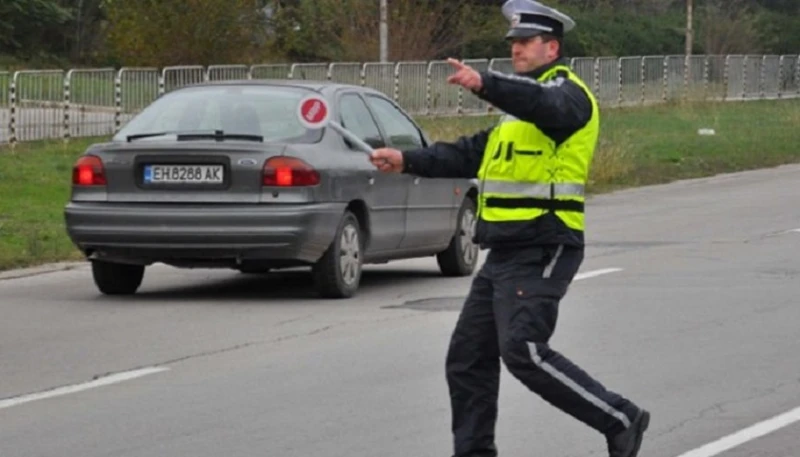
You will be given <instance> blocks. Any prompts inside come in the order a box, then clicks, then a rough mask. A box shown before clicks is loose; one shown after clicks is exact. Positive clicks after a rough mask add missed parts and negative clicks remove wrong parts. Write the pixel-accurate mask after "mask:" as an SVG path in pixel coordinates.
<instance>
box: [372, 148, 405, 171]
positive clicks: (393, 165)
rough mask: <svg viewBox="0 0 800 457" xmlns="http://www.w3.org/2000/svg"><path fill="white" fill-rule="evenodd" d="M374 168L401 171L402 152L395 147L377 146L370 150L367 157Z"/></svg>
mask: <svg viewBox="0 0 800 457" xmlns="http://www.w3.org/2000/svg"><path fill="white" fill-rule="evenodd" d="M369 160H370V162H372V164H373V165H375V168H377V169H378V170H380V171H382V172H385V173H400V172H401V171H403V153H402V152H400V151H398V150H397V149H392V148H379V149H375V150H374V151H372V154H370V157H369Z"/></svg>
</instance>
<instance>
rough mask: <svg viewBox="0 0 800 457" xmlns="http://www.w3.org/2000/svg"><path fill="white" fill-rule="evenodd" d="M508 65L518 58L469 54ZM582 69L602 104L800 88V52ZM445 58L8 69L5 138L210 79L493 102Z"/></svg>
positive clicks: (2, 88) (582, 64) (91, 118)
mask: <svg viewBox="0 0 800 457" xmlns="http://www.w3.org/2000/svg"><path fill="white" fill-rule="evenodd" d="M467 63H468V64H469V65H472V66H473V67H475V68H477V69H480V70H485V69H493V70H497V71H501V72H506V73H509V72H511V71H512V67H511V59H508V58H502V59H501V58H498V59H471V60H468V61H467ZM570 63H571V66H572V68H573V69H574V70H575V71H576V73H577V74H578V75H579V76H580V77H581V78H582V79H583V80H584V81H586V83H587V84H589V85H590V86H591V87H592V88H593V90H594V93H595V95H596V96H597V98H598V101H599V102H600V105H601V106H603V107H620V106H636V105H648V104H654V103H664V102H668V101H671V100H721V101H725V100H758V99H781V98H797V97H800V56H798V55H693V56H689V57H688V58H686V56H683V55H669V56H629V57H577V58H573V59H571V62H570ZM451 72H452V70H451V69H450V65H449V64H448V63H447V62H445V61H419V62H395V63H380V62H366V63H361V62H334V63H285V64H261V65H252V66H247V65H211V66H208V67H203V66H200V65H192V66H169V67H165V68H161V69H159V68H131V67H124V68H121V69H118V70H115V69H112V68H98V69H71V70H60V69H57V70H22V71H17V72H15V73H13V74H9V73H8V72H0V143H11V144H12V145H13V144H14V143H17V142H21V141H31V140H40V139H55V138H64V139H69V138H72V137H85V136H105V135H111V134H113V133H115V132H116V131H117V130H119V128H120V127H121V126H122V125H124V124H125V123H126V122H127V121H128V120H129V119H130V118H131V117H132V116H133V115H135V114H136V113H137V112H139V111H140V110H141V109H142V108H144V107H145V106H147V105H148V104H149V103H150V102H152V101H153V100H155V99H156V98H157V97H159V96H160V95H162V94H164V93H166V92H169V91H171V90H175V89H176V88H179V87H182V86H185V85H188V84H194V83H198V82H203V81H219V80H232V79H309V80H326V81H335V82H342V83H348V84H355V85H361V86H368V87H372V88H374V89H376V90H379V91H381V92H383V93H385V94H386V95H387V96H389V97H392V98H393V99H394V100H395V101H396V102H397V103H398V104H400V105H401V106H402V107H403V108H404V109H406V110H407V111H408V112H409V113H411V114H412V115H416V116H453V115H456V116H460V115H480V114H490V113H492V112H493V109H492V107H491V106H488V105H487V104H486V103H484V102H483V101H481V100H480V99H478V98H477V97H475V96H473V95H472V94H470V93H468V92H467V91H464V90H462V89H461V88H459V87H457V86H452V85H448V84H447V83H446V76H447V75H448V74H450V73H451Z"/></svg>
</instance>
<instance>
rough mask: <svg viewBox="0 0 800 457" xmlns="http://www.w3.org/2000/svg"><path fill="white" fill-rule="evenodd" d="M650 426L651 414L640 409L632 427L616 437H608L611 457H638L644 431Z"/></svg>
mask: <svg viewBox="0 0 800 457" xmlns="http://www.w3.org/2000/svg"><path fill="white" fill-rule="evenodd" d="M649 425H650V413H649V412H647V411H646V410H644V409H640V410H639V412H638V413H637V414H636V418H635V419H634V420H633V422H631V426H630V427H628V428H627V429H625V430H623V431H622V432H620V433H618V434H616V435H615V436H609V437H606V441H607V442H608V455H609V457H636V455H637V454H638V453H639V447H640V446H641V445H642V436H643V435H644V431H645V430H647V427H648V426H649Z"/></svg>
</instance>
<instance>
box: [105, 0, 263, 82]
mask: <svg viewBox="0 0 800 457" xmlns="http://www.w3.org/2000/svg"><path fill="white" fill-rule="evenodd" d="M104 8H105V9H106V11H107V14H108V19H109V21H110V23H111V27H109V30H108V32H107V39H108V45H109V49H110V51H111V52H112V53H113V54H114V55H115V57H116V58H117V59H118V60H119V61H120V63H121V64H124V65H150V66H167V65H197V64H200V65H211V64H225V63H248V62H253V61H255V60H258V58H259V56H260V54H261V52H263V50H264V45H265V43H266V42H265V34H266V18H265V16H264V13H263V10H262V9H260V8H258V3H257V2H255V1H254V0H137V1H131V0H105V3H104Z"/></svg>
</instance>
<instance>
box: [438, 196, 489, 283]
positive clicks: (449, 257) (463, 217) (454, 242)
mask: <svg viewBox="0 0 800 457" xmlns="http://www.w3.org/2000/svg"><path fill="white" fill-rule="evenodd" d="M474 234H475V202H474V201H472V199H471V198H465V199H464V203H463V204H462V205H461V210H460V211H459V212H458V223H457V225H456V233H455V235H453V238H452V239H451V240H450V245H449V246H448V247H447V249H445V250H444V251H442V252H440V253H439V254H437V255H436V261H437V262H438V263H439V269H440V270H441V271H442V274H444V275H445V276H469V275H471V274H472V272H473V271H474V270H475V264H476V263H477V262H478V252H479V250H480V249H479V247H478V245H477V244H475V243H474V242H473V237H474Z"/></svg>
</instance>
